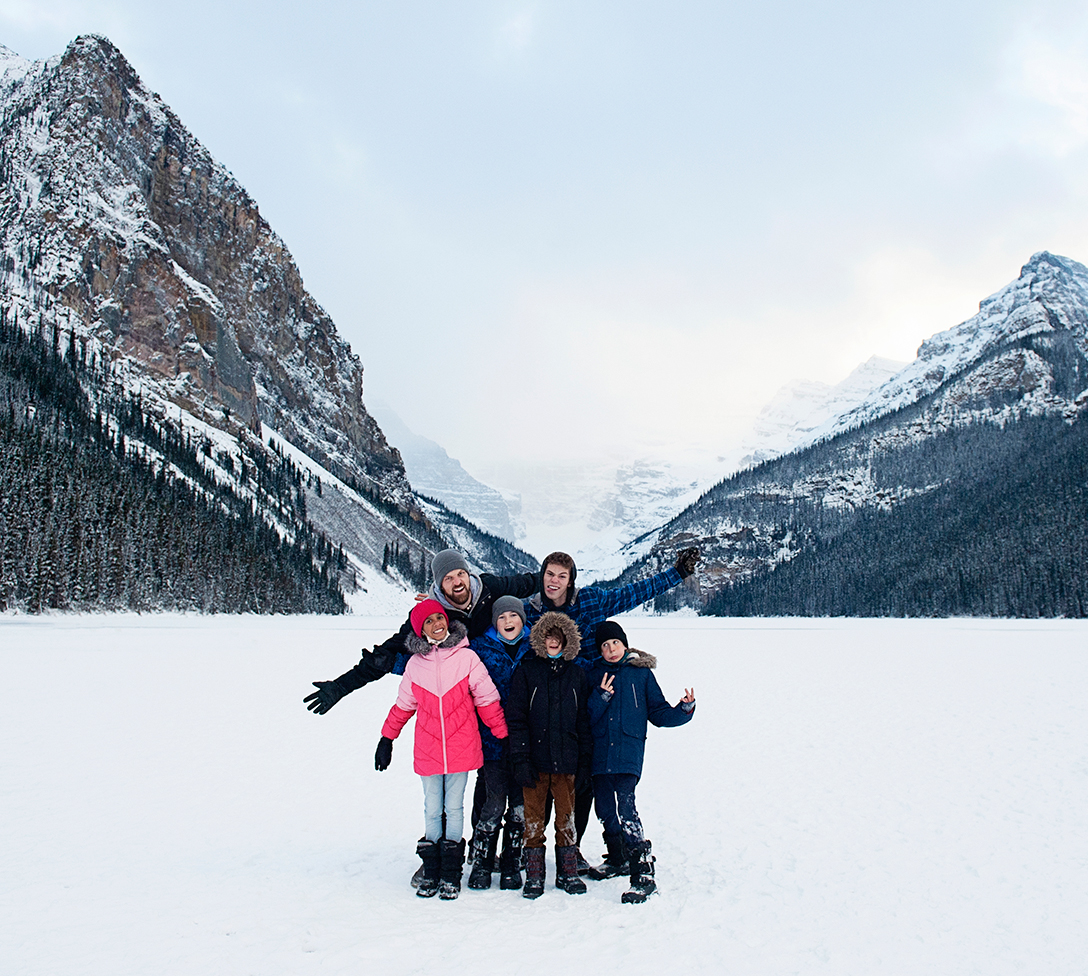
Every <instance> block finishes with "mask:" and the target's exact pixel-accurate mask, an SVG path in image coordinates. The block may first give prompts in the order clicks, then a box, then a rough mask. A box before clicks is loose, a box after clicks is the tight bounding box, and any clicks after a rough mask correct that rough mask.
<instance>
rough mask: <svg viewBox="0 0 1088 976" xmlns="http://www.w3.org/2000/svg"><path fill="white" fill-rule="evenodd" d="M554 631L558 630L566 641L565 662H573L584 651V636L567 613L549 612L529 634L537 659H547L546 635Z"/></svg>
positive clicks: (564, 647)
mask: <svg viewBox="0 0 1088 976" xmlns="http://www.w3.org/2000/svg"><path fill="white" fill-rule="evenodd" d="M552 630H558V631H559V633H561V634H562V635H563V637H564V639H565V640H566V644H565V645H564V646H563V660H564V661H573V660H574V659H575V658H576V657H577V656H578V652H579V651H580V650H581V649H582V635H581V634H580V633H579V632H578V625H577V624H576V623H575V622H574V621H573V620H571V619H570V617H568V616H567V615H566V614H565V613H557V612H556V611H554V610H550V611H548V613H546V614H544V616H543V617H541V618H540V619H539V620H538V621H537V622H536V623H535V624H533V629H532V630H531V631H530V632H529V646H530V647H531V648H532V649H533V652H534V653H535V654H536V656H537V657H543V658H546V657H547V656H548V650H547V648H546V647H545V646H544V637H545V635H546V634H547V633H548V632H549V631H552Z"/></svg>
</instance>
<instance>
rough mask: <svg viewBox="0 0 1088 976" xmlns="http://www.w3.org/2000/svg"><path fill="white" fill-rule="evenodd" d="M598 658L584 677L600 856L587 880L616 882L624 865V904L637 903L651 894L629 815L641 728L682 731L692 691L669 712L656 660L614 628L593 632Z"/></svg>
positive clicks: (641, 749)
mask: <svg viewBox="0 0 1088 976" xmlns="http://www.w3.org/2000/svg"><path fill="white" fill-rule="evenodd" d="M597 644H598V647H599V648H600V652H601V656H600V658H599V659H598V660H597V661H596V662H595V663H594V666H593V669H592V671H590V682H589V683H590V687H591V688H592V689H593V690H592V691H591V692H590V695H589V702H588V707H589V721H590V729H591V731H592V733H593V791H594V799H595V801H596V805H597V816H598V817H600V819H601V823H602V824H603V825H604V841H605V846H606V847H607V848H608V854H607V855H606V857H605V863H604V864H602V865H601V866H600V867H599V868H597V869H595V870H594V871H593V872H591V875H590V876H591V877H593V878H594V879H596V880H600V879H602V878H610V877H614V876H616V875H618V874H622V873H623V871H624V868H625V866H626V865H625V862H627V861H629V862H630V872H631V887H630V889H629V890H628V891H626V892H624V895H623V899H622V900H623V901H624V902H627V903H632V902H634V903H639V902H644V901H645V900H646V898H647V896H648V895H650V894H652V893H653V892H654V891H656V890H657V885H656V883H655V882H654V859H653V857H652V856H651V854H650V842H649V841H648V840H646V838H645V836H644V835H643V832H642V821H641V820H639V816H638V811H637V810H636V809H635V787H636V786H637V785H638V781H639V777H640V776H641V775H642V762H643V757H644V755H645V750H646V728H647V723H653V724H654V725H656V726H658V727H668V726H675V725H684V724H686V723H687V722H690V721H691V716H692V714H693V713H694V711H695V690H694V689H685V691H684V697H683V698H682V699H681V700H680V702H679V704H677V705H675V706H672V705H670V704H669V703H668V702H667V701H666V700H665V696H664V695H663V694H662V693H661V688H660V687H659V686H658V683H657V679H656V678H655V677H654V676H653V672H652V670H651V669H652V668H653V667H655V666H656V664H657V659H656V658H654V657H653V655H651V654H646V653H645V652H644V651H638V650H636V649H635V648H630V647H628V646H627V635H626V634H625V633H624V631H623V628H622V627H620V625H619V624H618V623H616V621H614V620H606V621H604V623H602V624H600V625H599V626H598V627H597Z"/></svg>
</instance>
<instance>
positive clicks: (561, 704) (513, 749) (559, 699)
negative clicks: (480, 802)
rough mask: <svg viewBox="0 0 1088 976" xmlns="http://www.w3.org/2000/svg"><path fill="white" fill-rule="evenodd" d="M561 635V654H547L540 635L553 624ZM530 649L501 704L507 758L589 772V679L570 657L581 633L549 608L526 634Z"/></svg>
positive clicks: (546, 768) (540, 767) (540, 769)
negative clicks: (506, 731)
mask: <svg viewBox="0 0 1088 976" xmlns="http://www.w3.org/2000/svg"><path fill="white" fill-rule="evenodd" d="M553 627H554V628H555V629H558V630H560V631H561V632H562V633H563V634H564V636H565V637H566V646H565V648H564V650H563V656H562V657H561V658H557V659H550V658H548V656H547V651H546V650H545V649H544V635H545V634H547V633H548V631H549V630H551V629H552V628H553ZM529 643H530V646H531V647H532V649H533V651H534V652H535V653H534V654H533V656H532V657H526V658H525V659H524V660H523V661H522V662H521V664H519V665H518V667H517V668H516V670H515V671H514V675H513V677H512V678H511V680H510V694H509V697H508V699H507V702H506V704H505V705H504V710H505V712H506V724H507V728H509V730H510V761H511V763H513V764H515V765H516V764H517V763H526V762H527V763H529V765H530V766H532V768H533V772H535V773H537V774H540V773H570V774H574V775H577V774H578V772H579V771H583V772H588V769H589V765H590V763H591V762H592V760H593V738H592V736H591V734H590V729H589V712H588V709H587V707H586V706H587V701H588V698H589V681H588V679H587V678H586V672H585V670H584V669H583V668H580V667H578V665H577V664H575V663H574V659H575V658H576V657H577V656H578V649H579V646H580V639H579V635H578V628H577V627H576V626H575V624H574V621H573V620H571V619H570V617H568V616H567V615H566V614H562V613H548V614H545V615H544V616H543V617H541V618H540V620H539V621H537V623H536V625H535V626H534V627H533V630H532V633H531V634H530V635H529Z"/></svg>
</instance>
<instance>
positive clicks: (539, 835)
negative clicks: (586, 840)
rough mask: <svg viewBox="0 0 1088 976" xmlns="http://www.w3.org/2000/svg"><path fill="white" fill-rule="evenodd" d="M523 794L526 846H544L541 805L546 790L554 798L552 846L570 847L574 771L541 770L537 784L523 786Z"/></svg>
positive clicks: (545, 798)
mask: <svg viewBox="0 0 1088 976" xmlns="http://www.w3.org/2000/svg"><path fill="white" fill-rule="evenodd" d="M521 792H522V796H524V798H525V846H526V847H543V846H544V806H545V804H546V803H547V799H548V793H549V792H551V795H552V800H553V801H554V802H555V846H556V847H573V846H574V843H575V828H574V774H573V773H541V774H540V775H539V776H538V777H537V778H536V786H531V787H525V788H523V789H522V791H521Z"/></svg>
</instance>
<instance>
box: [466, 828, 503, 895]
mask: <svg viewBox="0 0 1088 976" xmlns="http://www.w3.org/2000/svg"><path fill="white" fill-rule="evenodd" d="M498 843H499V828H498V827H496V828H495V829H494V830H492V831H491V832H489V833H484V832H483V831H482V830H480V828H479V827H477V828H476V833H474V834H473V835H472V871H471V872H470V874H469V876H468V886H469V887H470V888H472V889H474V890H476V891H483V890H484V889H485V888H490V887H491V872H492V871H494V870H495V847H496V846H497V845H498Z"/></svg>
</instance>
